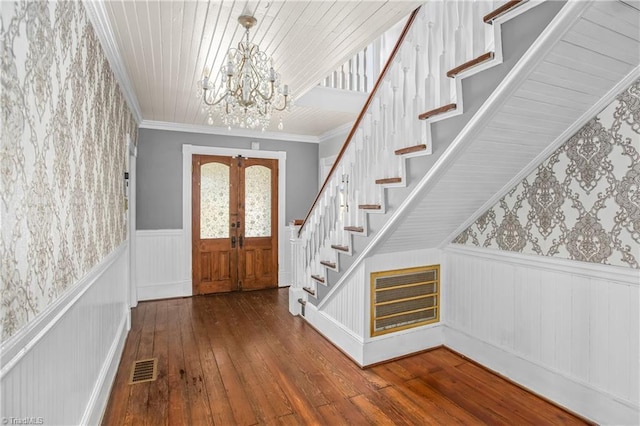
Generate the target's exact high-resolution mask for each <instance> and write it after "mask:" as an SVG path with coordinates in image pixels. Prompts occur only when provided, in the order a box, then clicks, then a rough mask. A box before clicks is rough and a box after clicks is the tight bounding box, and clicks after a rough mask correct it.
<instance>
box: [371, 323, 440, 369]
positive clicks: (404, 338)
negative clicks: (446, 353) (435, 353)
mask: <svg viewBox="0 0 640 426" xmlns="http://www.w3.org/2000/svg"><path fill="white" fill-rule="evenodd" d="M442 328H443V327H442V324H440V323H439V324H433V325H425V326H422V327H416V328H411V329H409V330H403V331H398V332H396V333H390V334H386V335H384V336H380V337H375V338H372V339H370V340H369V341H366V342H365V343H364V349H363V354H364V359H363V366H365V367H366V366H369V365H372V364H379V363H381V362H384V361H390V360H393V359H395V358H399V357H403V356H407V355H410V354H413V353H417V352H422V351H425V350H428V349H432V348H435V347H438V346H442V345H443V343H444V335H443V332H442Z"/></svg>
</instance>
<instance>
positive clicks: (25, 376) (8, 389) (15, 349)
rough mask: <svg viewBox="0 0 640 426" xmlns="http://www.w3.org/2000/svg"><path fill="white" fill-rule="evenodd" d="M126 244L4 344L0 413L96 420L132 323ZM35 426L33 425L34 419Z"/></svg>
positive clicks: (55, 420) (49, 420) (58, 421)
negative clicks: (130, 322) (130, 320)
mask: <svg viewBox="0 0 640 426" xmlns="http://www.w3.org/2000/svg"><path fill="white" fill-rule="evenodd" d="M127 258H128V248H127V243H124V244H122V245H121V246H120V247H118V248H117V249H116V250H114V251H113V252H112V253H111V254H109V255H108V256H107V257H106V258H105V259H103V261H102V262H101V263H100V264H98V265H97V266H95V267H94V268H93V269H92V270H91V271H90V272H89V273H88V274H87V275H86V276H85V277H83V278H82V279H81V280H80V281H79V282H77V283H76V284H75V285H74V286H73V287H72V288H70V289H68V290H67V291H66V292H65V294H63V295H62V296H61V297H60V298H59V299H58V300H56V302H55V303H54V304H53V305H51V306H49V307H48V308H47V309H46V310H45V311H43V312H42V313H40V314H39V315H38V316H37V317H36V318H34V319H33V320H32V321H31V322H30V323H29V324H28V325H27V326H26V327H24V328H23V329H21V330H20V331H19V332H18V333H17V334H16V335H14V336H12V337H11V338H10V339H8V340H7V341H6V342H4V343H3V345H2V348H1V353H2V369H1V370H0V387H1V388H2V405H1V411H0V412H1V413H2V414H1V416H2V417H3V420H5V421H6V422H7V424H12V423H11V422H12V418H13V419H24V418H26V417H29V418H33V419H35V420H34V421H38V418H40V419H42V422H43V424H51V425H54V424H55V425H63V424H68V425H71V424H99V423H100V420H101V417H102V413H103V412H104V409H105V407H106V404H107V401H108V398H109V392H110V389H111V385H112V383H113V380H114V378H115V373H116V371H117V367H118V364H119V362H120V356H121V354H122V350H123V348H124V342H125V339H126V336H127V331H128V325H129V319H130V316H129V312H130V311H129V300H128V299H129V276H128V274H129V271H128V268H127ZM33 424H36V423H33Z"/></svg>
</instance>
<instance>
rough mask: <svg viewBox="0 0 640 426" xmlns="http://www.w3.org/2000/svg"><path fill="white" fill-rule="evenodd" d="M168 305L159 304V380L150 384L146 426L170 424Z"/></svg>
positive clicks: (156, 334)
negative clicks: (168, 410)
mask: <svg viewBox="0 0 640 426" xmlns="http://www.w3.org/2000/svg"><path fill="white" fill-rule="evenodd" d="M167 314H168V303H167V301H166V300H163V301H160V302H158V305H157V310H156V323H155V331H154V335H153V357H154V358H157V359H158V365H157V369H158V370H157V379H156V380H155V381H153V382H150V383H149V399H148V400H147V415H146V417H145V424H146V425H148V426H156V425H163V424H168V418H169V416H168V414H167V409H168V402H169V384H168V382H167V372H168V354H169V343H168V337H167V322H168V320H167Z"/></svg>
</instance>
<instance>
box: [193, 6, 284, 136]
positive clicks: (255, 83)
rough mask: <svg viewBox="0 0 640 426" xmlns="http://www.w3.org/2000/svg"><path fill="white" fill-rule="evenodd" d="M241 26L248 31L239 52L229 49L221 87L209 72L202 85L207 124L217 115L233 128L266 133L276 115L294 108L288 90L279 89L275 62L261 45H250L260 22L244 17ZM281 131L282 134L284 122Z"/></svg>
mask: <svg viewBox="0 0 640 426" xmlns="http://www.w3.org/2000/svg"><path fill="white" fill-rule="evenodd" d="M238 22H239V23H240V25H242V26H243V27H244V28H245V38H244V40H242V41H240V43H238V48H237V49H230V50H229V52H228V54H227V63H226V64H225V65H223V66H222V67H221V68H220V77H219V80H220V83H219V84H218V85H217V87H216V84H215V80H210V79H209V68H205V70H204V77H203V79H202V81H200V82H199V87H200V95H201V96H202V100H203V101H204V103H205V105H206V106H205V107H204V108H205V110H206V112H207V114H208V123H209V124H213V123H214V119H213V117H214V115H219V116H220V117H221V118H222V122H223V123H224V124H225V125H226V126H227V127H229V129H231V127H242V128H248V129H261V130H262V131H264V130H265V129H266V128H267V127H268V126H269V123H270V121H271V117H272V114H273V112H274V111H284V110H285V109H288V107H289V106H290V104H291V101H290V100H289V99H288V98H289V86H287V85H286V84H285V85H284V86H283V87H282V89H280V74H278V73H277V72H276V71H275V70H274V69H273V60H272V59H270V58H269V57H268V56H267V55H266V54H265V53H264V52H261V51H260V48H259V47H258V45H256V44H253V43H251V42H249V29H250V28H251V27H253V26H254V25H255V24H256V22H257V20H256V18H254V17H253V16H248V15H242V16H240V17H239V18H238ZM278 128H279V129H280V130H282V118H280V124H279V125H278Z"/></svg>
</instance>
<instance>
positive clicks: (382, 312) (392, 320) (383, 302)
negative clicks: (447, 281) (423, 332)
mask: <svg viewBox="0 0 640 426" xmlns="http://www.w3.org/2000/svg"><path fill="white" fill-rule="evenodd" d="M439 320H440V265H431V266H421V267H418V268H409V269H395V270H393V271H381V272H372V273H371V336H372V337H373V336H379V335H381V334H386V333H392V332H394V331H399V330H405V329H407V328H412V327H418V326H421V325H425V324H431V323H434V322H438V321H439Z"/></svg>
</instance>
